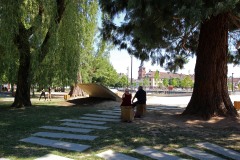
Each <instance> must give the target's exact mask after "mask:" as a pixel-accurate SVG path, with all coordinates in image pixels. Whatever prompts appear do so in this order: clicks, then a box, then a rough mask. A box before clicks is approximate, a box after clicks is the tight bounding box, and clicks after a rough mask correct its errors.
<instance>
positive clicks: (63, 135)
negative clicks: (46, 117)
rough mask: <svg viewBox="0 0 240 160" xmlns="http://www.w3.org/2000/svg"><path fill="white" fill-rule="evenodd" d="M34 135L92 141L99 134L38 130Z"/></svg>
mask: <svg viewBox="0 0 240 160" xmlns="http://www.w3.org/2000/svg"><path fill="white" fill-rule="evenodd" d="M33 136H39V137H49V138H64V139H76V140H89V141H92V140H94V139H96V138H97V137H98V136H90V135H81V134H66V133H55V132H37V133H34V134H33Z"/></svg>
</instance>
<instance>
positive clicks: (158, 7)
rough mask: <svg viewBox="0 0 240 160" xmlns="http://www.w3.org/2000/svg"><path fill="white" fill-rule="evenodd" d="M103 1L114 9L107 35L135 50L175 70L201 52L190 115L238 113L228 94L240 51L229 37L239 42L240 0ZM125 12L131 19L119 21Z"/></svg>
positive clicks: (108, 10) (105, 7)
mask: <svg viewBox="0 0 240 160" xmlns="http://www.w3.org/2000/svg"><path fill="white" fill-rule="evenodd" d="M100 2H101V6H102V9H103V11H104V12H105V13H107V14H108V16H106V19H105V22H104V27H105V28H104V31H103V35H104V37H105V38H107V39H110V40H112V41H113V42H114V43H115V44H116V45H119V46H120V48H126V49H127V50H128V51H129V53H130V54H133V55H135V56H136V57H138V58H140V59H141V60H148V59H149V58H151V59H152V60H153V62H156V63H158V64H160V65H161V66H164V67H165V68H166V69H169V70H171V71H176V70H177V69H179V68H183V65H184V64H185V63H187V61H188V58H189V57H191V56H193V55H196V66H195V84H194V90H193V94H192V97H191V100H190V102H189V104H188V106H187V108H186V109H185V111H184V112H183V114H184V115H187V114H190V115H197V116H202V117H204V118H207V119H208V118H210V117H212V116H233V117H235V116H238V114H237V112H236V110H235V108H234V107H233V104H232V102H231V100H230V97H229V94H228V89H227V63H228V59H229V60H231V61H232V62H235V63H238V62H239V60H238V59H239V53H236V52H235V53H234V52H230V51H229V47H228V40H231V44H237V42H238V41H239V37H238V36H239V28H240V15H239V10H240V1H239V0H197V1H191V0H178V1H175V0H159V1H156V0H141V1H137V0H131V1H122V0H110V1H109V0H101V1H100ZM119 14H125V19H124V20H125V21H124V22H123V23H121V24H120V25H119V24H117V25H116V24H115V23H114V21H115V17H116V16H118V15H119ZM233 32H234V34H232V33H233ZM229 36H231V39H228V37H229Z"/></svg>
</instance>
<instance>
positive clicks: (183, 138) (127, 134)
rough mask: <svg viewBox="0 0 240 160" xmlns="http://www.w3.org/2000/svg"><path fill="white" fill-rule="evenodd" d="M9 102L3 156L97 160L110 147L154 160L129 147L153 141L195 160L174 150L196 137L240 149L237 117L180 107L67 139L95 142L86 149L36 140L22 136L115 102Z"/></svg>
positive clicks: (2, 106)
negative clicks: (196, 113) (188, 113)
mask: <svg viewBox="0 0 240 160" xmlns="http://www.w3.org/2000/svg"><path fill="white" fill-rule="evenodd" d="M11 103H12V102H11V101H5V98H0V117H1V118H0V137H1V138H0V158H3V157H4V158H9V159H13V160H15V159H17V160H21V159H24V160H32V159H35V158H39V157H42V156H44V155H46V154H49V153H51V154H56V155H59V156H64V157H68V158H72V159H84V160H96V159H101V158H99V157H96V156H95V154H97V153H100V152H103V151H105V150H108V149H112V150H114V151H117V152H121V153H124V154H127V155H130V156H133V157H136V158H139V159H143V160H150V159H151V158H148V157H145V156H142V155H140V154H137V153H135V152H132V151H131V150H132V149H135V148H137V147H140V146H150V147H152V148H155V149H157V150H160V151H165V152H168V153H172V154H174V155H177V156H181V157H183V158H187V159H193V158H191V157H188V156H186V155H183V154H181V153H179V152H177V151H175V149H177V148H181V147H187V146H192V147H196V146H195V144H196V143H198V142H211V143H214V144H217V145H220V146H222V147H225V148H229V149H233V150H236V151H238V152H240V124H239V119H235V120H234V119H229V118H216V119H213V120H210V121H202V120H198V119H192V118H191V117H188V118H186V117H181V116H179V115H178V114H179V113H180V112H179V111H177V110H175V111H174V110H173V111H169V110H163V111H151V112H148V113H147V115H146V117H144V118H143V119H138V120H135V121H134V122H133V123H122V122H109V123H107V124H106V125H104V126H109V127H110V128H109V129H107V130H94V131H92V132H90V133H88V134H90V135H95V136H99V137H98V138H97V139H95V140H94V141H84V140H82V141H79V140H67V139H64V140H63V141H68V142H74V143H80V144H86V145H91V148H90V149H88V150H86V151H84V152H82V153H81V152H72V151H66V150H62V149H54V148H50V147H42V146H39V145H32V144H28V143H24V142H20V141H19V140H20V139H23V138H27V137H29V136H31V134H34V133H36V132H42V131H49V132H51V131H50V130H44V129H40V128H39V127H40V126H43V125H51V126H54V125H56V126H60V124H61V123H62V122H59V121H57V120H60V119H65V118H68V119H78V118H79V117H80V116H81V115H83V114H85V113H99V112H98V111H97V110H98V109H106V108H113V107H114V106H115V105H116V103H115V102H102V103H99V104H89V103H88V104H85V103H82V104H78V105H74V106H68V105H65V104H66V103H65V102H64V101H63V100H62V99H53V100H52V101H43V100H42V101H38V99H33V100H32V103H33V105H34V106H33V107H26V108H24V109H11V108H10V107H9V106H10V105H11ZM189 118H191V120H189ZM52 132H53V131H52ZM58 132H59V131H58ZM79 134H80V133H79ZM210 153H211V152H210ZM217 156H221V155H217ZM223 158H225V159H228V158H226V157H223Z"/></svg>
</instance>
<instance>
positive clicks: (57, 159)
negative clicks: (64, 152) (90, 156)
mask: <svg viewBox="0 0 240 160" xmlns="http://www.w3.org/2000/svg"><path fill="white" fill-rule="evenodd" d="M0 160H1V159H0ZM35 160H73V159H70V158H66V157H62V156H57V155H54V154H47V155H45V156H43V157H40V158H37V159H35Z"/></svg>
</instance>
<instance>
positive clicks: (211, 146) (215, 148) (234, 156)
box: [197, 142, 240, 160]
mask: <svg viewBox="0 0 240 160" xmlns="http://www.w3.org/2000/svg"><path fill="white" fill-rule="evenodd" d="M197 145H198V146H200V147H203V148H206V149H208V150H211V151H213V152H216V153H218V154H221V155H224V156H225V157H229V158H232V159H236V160H239V159H240V153H239V152H236V151H233V150H231V149H227V148H223V147H220V146H218V145H216V144H212V143H209V142H203V143H197Z"/></svg>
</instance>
